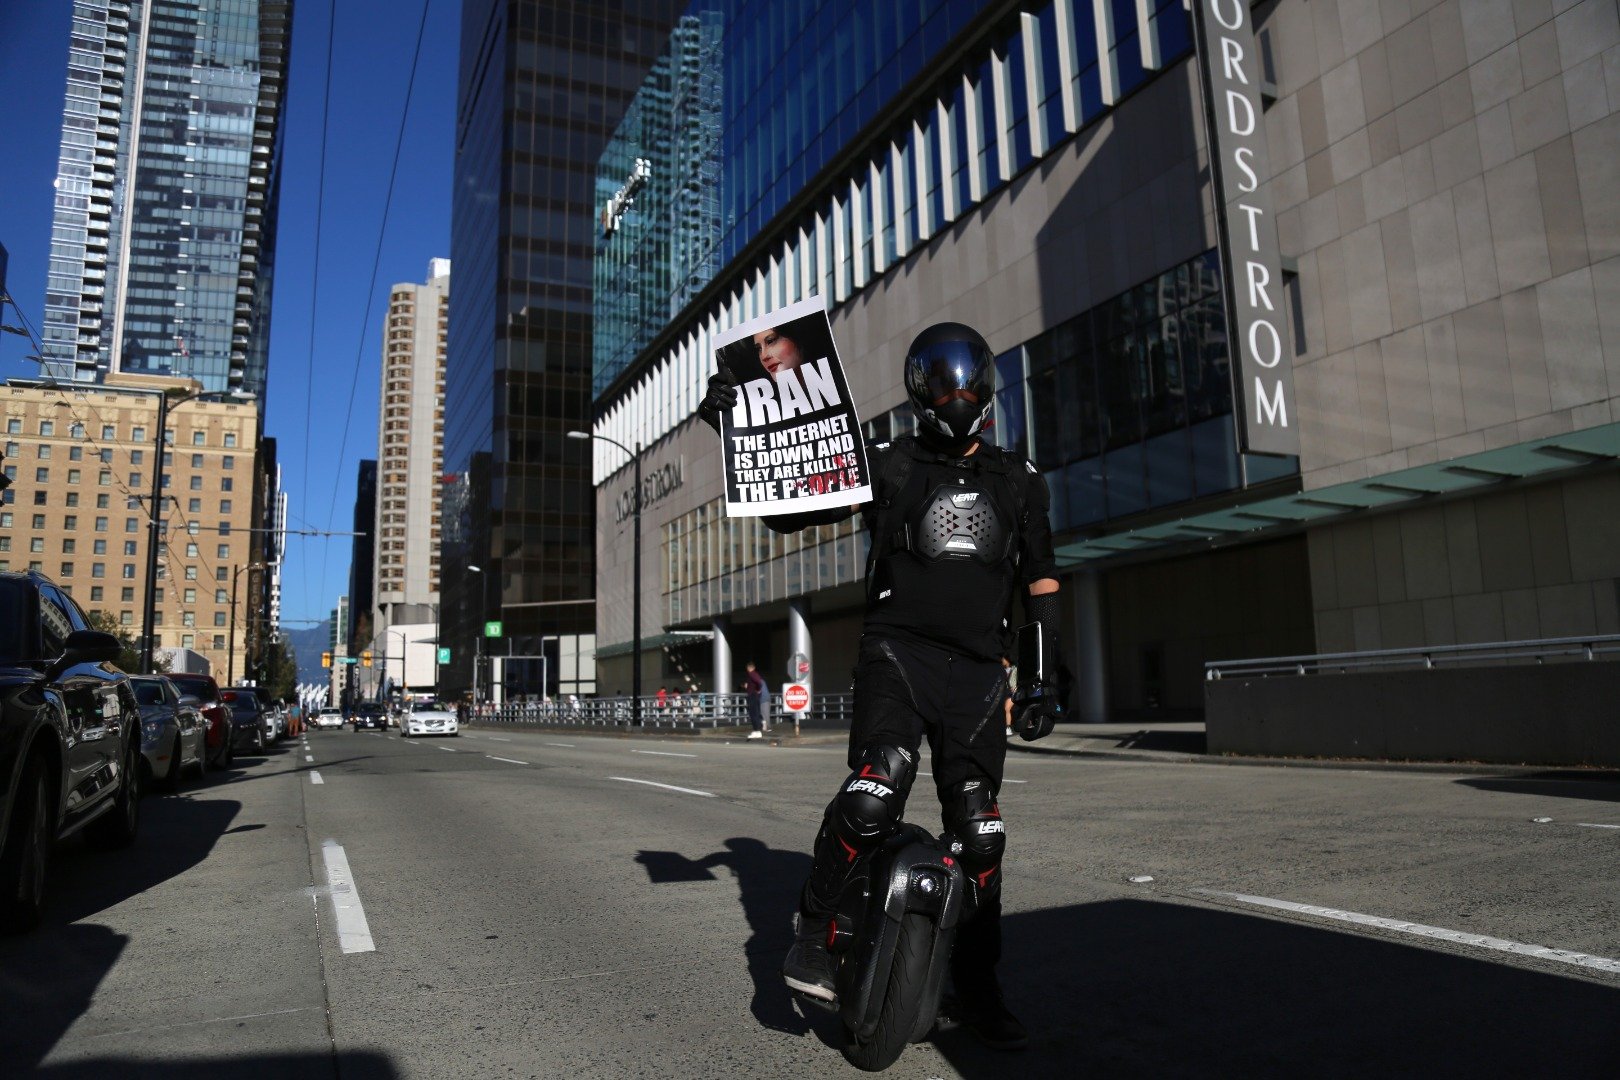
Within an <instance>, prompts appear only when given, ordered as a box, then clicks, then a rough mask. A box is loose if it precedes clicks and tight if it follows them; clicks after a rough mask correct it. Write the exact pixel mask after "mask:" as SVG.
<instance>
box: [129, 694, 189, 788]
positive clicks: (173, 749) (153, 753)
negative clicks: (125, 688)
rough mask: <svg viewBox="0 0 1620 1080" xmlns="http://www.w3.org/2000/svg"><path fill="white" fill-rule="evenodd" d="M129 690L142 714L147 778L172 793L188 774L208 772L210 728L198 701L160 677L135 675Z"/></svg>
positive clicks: (142, 736) (142, 739)
mask: <svg viewBox="0 0 1620 1080" xmlns="http://www.w3.org/2000/svg"><path fill="white" fill-rule="evenodd" d="M129 682H130V686H131V687H132V688H133V689H134V690H135V701H136V703H137V704H138V705H139V706H140V710H141V754H142V756H143V757H144V758H145V761H146V774H147V775H148V776H150V777H151V778H152V779H153V780H155V781H156V782H158V783H160V784H162V785H163V786H164V787H166V788H168V789H169V790H170V791H173V790H174V789H175V788H178V787H179V786H180V778H181V777H182V776H184V775H185V774H186V773H187V772H195V773H196V774H197V775H198V776H199V777H201V776H204V775H206V774H207V772H208V747H207V742H206V740H207V737H208V724H207V722H206V721H205V720H204V719H203V715H202V711H201V710H200V709H199V708H198V707H197V706H198V705H199V701H198V699H197V698H195V697H192V696H190V695H182V694H181V693H180V691H179V689H178V688H177V687H176V686H175V685H174V683H172V682H170V681H169V680H168V679H165V678H164V677H163V676H161V675H132V676H130V679H129Z"/></svg>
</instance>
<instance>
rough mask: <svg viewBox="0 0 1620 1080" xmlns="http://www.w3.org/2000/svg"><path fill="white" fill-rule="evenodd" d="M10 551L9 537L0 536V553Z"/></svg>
mask: <svg viewBox="0 0 1620 1080" xmlns="http://www.w3.org/2000/svg"><path fill="white" fill-rule="evenodd" d="M10 550H11V537H9V536H0V551H10Z"/></svg>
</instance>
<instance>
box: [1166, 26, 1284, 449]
mask: <svg viewBox="0 0 1620 1080" xmlns="http://www.w3.org/2000/svg"><path fill="white" fill-rule="evenodd" d="M1192 7H1193V13H1194V21H1195V23H1196V31H1195V39H1196V42H1197V46H1198V69H1199V74H1200V76H1201V77H1202V79H1203V86H1204V114H1205V119H1206V121H1207V126H1208V129H1209V142H1210V162H1211V166H1212V169H1211V174H1212V177H1213V179H1214V186H1215V210H1216V214H1215V217H1216V221H1217V227H1218V229H1219V234H1220V255H1221V273H1222V276H1223V277H1224V278H1225V281H1224V284H1225V289H1226V320H1227V334H1226V336H1227V341H1228V347H1229V348H1230V349H1231V351H1232V353H1233V359H1234V360H1235V363H1233V365H1232V376H1233V380H1234V386H1233V391H1234V393H1233V395H1232V396H1233V400H1234V402H1237V403H1239V413H1238V415H1239V434H1240V441H1241V444H1242V447H1243V449H1244V450H1247V451H1249V452H1251V453H1257V454H1297V453H1299V409H1298V408H1297V406H1296V404H1295V401H1294V370H1293V362H1292V360H1291V359H1290V358H1289V355H1288V352H1289V350H1288V348H1287V347H1286V345H1285V344H1284V320H1283V304H1284V300H1283V283H1282V270H1281V259H1280V258H1279V257H1278V251H1277V228H1276V223H1275V222H1274V221H1273V218H1272V209H1271V193H1270V190H1269V189H1268V188H1266V187H1265V186H1264V185H1265V183H1266V181H1268V180H1270V179H1271V161H1270V158H1269V156H1268V155H1267V153H1266V129H1265V119H1264V117H1263V116H1262V115H1261V108H1262V106H1261V101H1260V80H1261V78H1262V76H1261V71H1260V54H1259V50H1258V49H1257V48H1256V47H1255V40H1254V21H1253V17H1252V15H1251V13H1250V11H1249V3H1248V0H1193V4H1192Z"/></svg>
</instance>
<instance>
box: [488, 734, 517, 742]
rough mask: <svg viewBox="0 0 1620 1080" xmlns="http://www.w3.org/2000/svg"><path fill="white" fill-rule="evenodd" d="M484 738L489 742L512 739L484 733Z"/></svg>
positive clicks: (509, 740)
mask: <svg viewBox="0 0 1620 1080" xmlns="http://www.w3.org/2000/svg"><path fill="white" fill-rule="evenodd" d="M484 738H486V739H488V740H489V741H490V742H511V741H512V740H511V739H503V738H501V737H500V736H499V735H485V736H484Z"/></svg>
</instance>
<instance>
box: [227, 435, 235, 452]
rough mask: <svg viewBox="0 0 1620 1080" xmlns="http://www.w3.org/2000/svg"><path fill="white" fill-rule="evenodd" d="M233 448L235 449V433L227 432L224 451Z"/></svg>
mask: <svg viewBox="0 0 1620 1080" xmlns="http://www.w3.org/2000/svg"><path fill="white" fill-rule="evenodd" d="M235 447H236V433H235V432H234V431H227V432H226V433H225V449H227V450H232V449H235Z"/></svg>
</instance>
